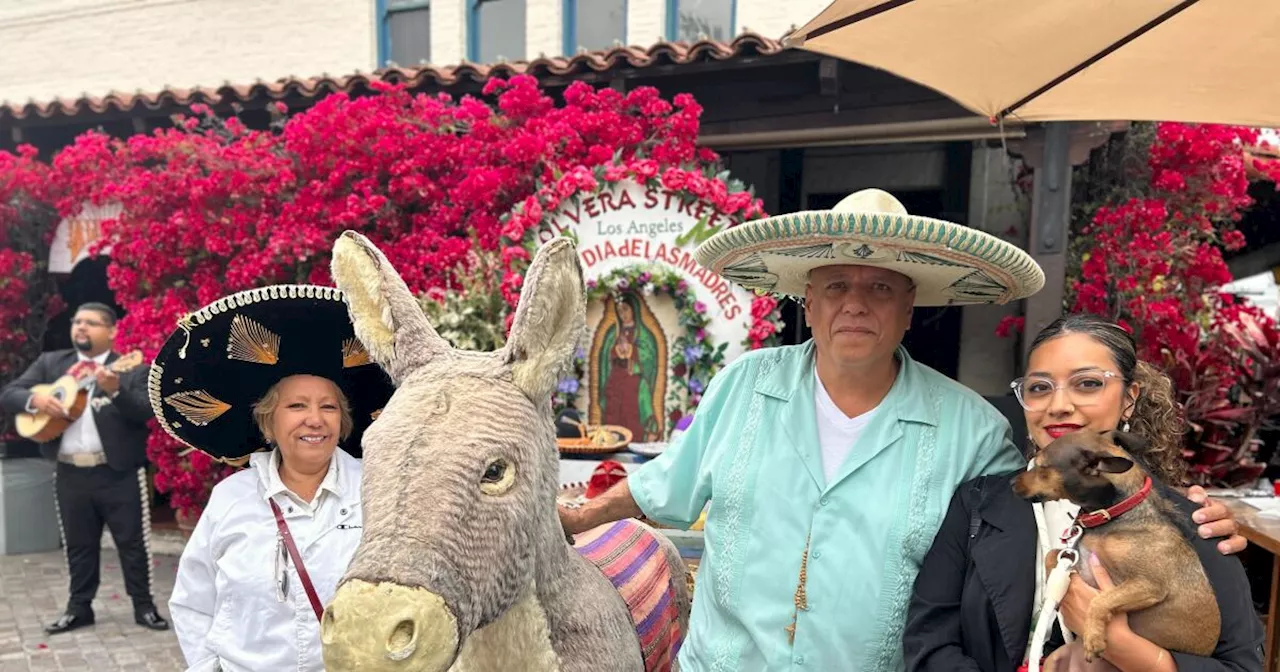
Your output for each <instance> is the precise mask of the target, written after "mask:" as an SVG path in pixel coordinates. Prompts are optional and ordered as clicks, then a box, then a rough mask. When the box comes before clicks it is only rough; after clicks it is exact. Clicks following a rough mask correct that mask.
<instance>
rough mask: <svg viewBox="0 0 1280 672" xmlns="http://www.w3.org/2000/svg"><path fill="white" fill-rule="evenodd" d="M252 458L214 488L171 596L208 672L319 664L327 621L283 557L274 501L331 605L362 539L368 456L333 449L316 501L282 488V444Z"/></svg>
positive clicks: (193, 656)
mask: <svg viewBox="0 0 1280 672" xmlns="http://www.w3.org/2000/svg"><path fill="white" fill-rule="evenodd" d="M249 465H250V467H249V468H247V469H245V470H243V471H240V472H238V473H235V474H232V475H231V476H230V477H228V478H227V479H225V480H223V481H222V482H221V483H219V484H218V485H216V486H215V487H214V488H213V493H212V494H211V495H210V497H209V504H208V505H207V506H206V507H205V510H204V513H203V514H202V515H201V516H200V521H199V522H198V523H197V524H196V528H195V530H194V531H193V532H192V535H191V540H190V541H188V542H187V545H186V548H185V549H184V550H183V552H182V558H181V560H179V562H178V577H177V580H176V582H175V585H174V588H173V595H172V597H171V598H170V599H169V612H170V614H171V615H172V617H173V628H174V631H175V632H176V634H177V636H178V643H179V644H180V645H181V646H182V653H183V655H184V656H185V657H186V659H187V665H188V666H189V668H190V669H191V670H198V671H200V672H206V671H213V670H222V672H248V671H251V670H298V671H306V672H312V671H314V672H321V671H322V670H324V660H323V658H322V656H321V650H320V623H319V621H318V620H317V619H316V614H315V611H314V610H313V609H312V607H311V602H310V600H308V598H307V595H306V591H305V590H303V587H302V582H301V580H300V579H299V578H298V572H297V570H296V568H295V567H294V565H293V561H292V560H288V561H287V562H284V561H282V560H281V557H280V555H281V547H280V545H279V543H278V541H277V530H276V521H275V515H274V514H273V513H272V511H271V506H270V504H268V502H267V500H268V499H273V500H274V501H275V502H276V504H277V505H279V506H280V510H281V512H282V513H283V514H284V518H285V521H286V522H287V523H288V525H289V531H290V534H292V535H293V537H294V540H295V542H296V543H297V545H298V552H299V553H300V554H301V555H302V561H303V564H304V565H306V568H307V573H308V574H310V576H311V581H312V583H313V585H314V587H315V591H316V594H317V596H318V597H319V599H320V603H321V604H322V605H323V604H327V603H328V602H329V601H330V600H332V599H333V594H334V592H336V590H337V586H338V581H339V580H340V579H341V578H342V575H343V574H344V573H345V572H346V570H347V565H348V564H350V562H351V558H352V557H353V556H354V555H355V551H356V546H357V545H359V543H360V533H361V527H362V525H363V522H362V521H363V518H362V516H361V511H360V461H359V460H357V459H355V458H354V457H351V455H349V454H347V453H346V452H344V451H343V450H342V449H341V448H339V449H338V450H336V451H334V454H333V460H332V461H331V462H330V467H329V473H328V474H327V475H326V476H325V480H324V483H323V484H321V486H320V489H319V490H317V492H316V497H315V499H314V500H313V501H311V502H303V501H302V499H301V498H300V497H298V496H297V495H296V494H295V493H292V492H290V491H289V490H288V488H285V487H284V484H283V483H282V482H281V481H280V474H279V456H278V454H277V452H276V451H272V452H271V453H255V454H253V455H252V456H250V458H249ZM282 567H283V568H284V569H283V571H284V572H286V579H285V582H284V583H285V594H284V600H283V601H281V600H280V597H279V583H278V579H279V574H278V573H277V572H278V571H281V570H280V568H282Z"/></svg>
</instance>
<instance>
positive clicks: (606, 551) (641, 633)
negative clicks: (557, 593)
mask: <svg viewBox="0 0 1280 672" xmlns="http://www.w3.org/2000/svg"><path fill="white" fill-rule="evenodd" d="M654 535H655V532H654V531H653V530H651V529H649V528H648V527H646V526H645V525H643V524H641V523H639V522H638V521H635V520H631V519H624V520H620V521H618V522H616V523H613V524H612V525H601V526H600V527H597V528H595V529H593V530H589V531H587V532H584V533H582V534H579V535H577V536H576V538H575V540H574V548H575V549H576V550H577V551H578V553H579V554H580V555H582V557H584V558H586V559H587V560H588V561H590V562H591V563H592V564H594V565H595V566H596V567H599V568H600V571H602V572H604V575H605V576H607V577H609V580H610V581H612V582H613V586H614V588H617V589H618V593H619V594H621V595H622V599H623V600H625V601H626V603H627V606H628V607H629V608H630V609H631V621H632V623H634V624H635V626H636V635H637V636H638V637H639V638H640V651H641V653H642V655H643V656H644V669H645V670H646V671H647V672H657V671H658V670H662V671H668V670H670V669H671V667H672V665H673V664H674V663H675V660H676V653H677V652H678V651H679V650H680V643H681V641H682V640H683V633H681V632H680V617H679V613H678V609H677V606H676V596H675V590H674V589H673V587H672V583H671V582H672V581H677V580H678V581H684V580H685V577H683V576H680V577H675V576H672V575H671V566H670V564H668V562H667V558H666V556H665V555H663V552H662V548H661V547H660V546H659V545H658V539H657V538H656V537H655V536H654Z"/></svg>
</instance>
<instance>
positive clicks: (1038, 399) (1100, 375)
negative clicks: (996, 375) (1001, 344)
mask: <svg viewBox="0 0 1280 672" xmlns="http://www.w3.org/2000/svg"><path fill="white" fill-rule="evenodd" d="M1112 379H1117V380H1118V379H1120V374H1118V373H1115V372H1112V371H1081V372H1079V373H1076V374H1074V375H1072V376H1071V377H1070V378H1068V379H1067V382H1066V384H1065V385H1059V384H1058V383H1057V382H1056V381H1054V380H1053V379H1052V378H1049V377H1046V376H1028V377H1025V378H1019V379H1017V380H1015V381H1013V382H1012V383H1009V387H1011V388H1013V394H1014V395H1015V396H1017V397H1018V403H1020V404H1022V407H1023V408H1025V409H1027V410H1028V411H1043V410H1045V409H1046V408H1048V407H1049V404H1050V403H1051V402H1052V401H1053V399H1054V397H1055V396H1057V394H1058V390H1063V391H1065V392H1066V393H1067V398H1068V399H1070V400H1071V404H1072V405H1073V406H1078V407H1088V406H1094V405H1096V404H1097V403H1098V402H1099V401H1100V400H1101V399H1102V392H1103V390H1105V389H1106V388H1107V383H1108V382H1110V381H1111V380H1112Z"/></svg>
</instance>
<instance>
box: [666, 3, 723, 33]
mask: <svg viewBox="0 0 1280 672" xmlns="http://www.w3.org/2000/svg"><path fill="white" fill-rule="evenodd" d="M733 12H734V0H667V35H668V38H669V39H672V40H676V41H680V42H696V41H698V40H702V39H712V40H716V41H719V42H727V41H729V40H732V39H733V19H734V16H733Z"/></svg>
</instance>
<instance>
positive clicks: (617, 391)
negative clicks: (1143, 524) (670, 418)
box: [589, 292, 667, 443]
mask: <svg viewBox="0 0 1280 672" xmlns="http://www.w3.org/2000/svg"><path fill="white" fill-rule="evenodd" d="M589 367H590V371H591V400H590V409H589V413H590V418H591V423H592V424H597V425H598V424H607V425H621V426H623V427H626V428H627V429H630V430H631V432H632V434H633V435H634V437H635V440H636V441H643V442H646V443H648V442H654V441H662V440H663V439H664V438H665V436H666V431H665V425H666V417H665V416H666V413H665V411H664V409H665V404H664V403H663V399H664V398H665V396H666V387H667V339H666V335H665V334H663V332H662V327H661V326H660V325H659V324H658V320H657V319H656V318H655V317H654V316H653V311H652V310H650V308H649V305H648V304H647V303H646V302H645V301H644V300H643V299H642V298H641V297H640V296H639V295H637V294H635V293H633V292H628V293H626V294H623V295H622V296H621V300H615V299H614V297H612V296H609V297H606V298H605V299H604V317H603V318H601V320H600V326H598V327H597V328H596V333H595V336H594V338H593V339H592V343H591V355H590V361H589Z"/></svg>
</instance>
